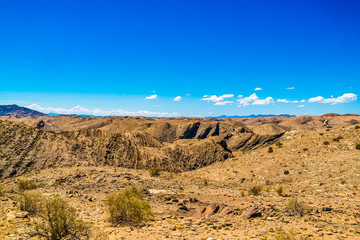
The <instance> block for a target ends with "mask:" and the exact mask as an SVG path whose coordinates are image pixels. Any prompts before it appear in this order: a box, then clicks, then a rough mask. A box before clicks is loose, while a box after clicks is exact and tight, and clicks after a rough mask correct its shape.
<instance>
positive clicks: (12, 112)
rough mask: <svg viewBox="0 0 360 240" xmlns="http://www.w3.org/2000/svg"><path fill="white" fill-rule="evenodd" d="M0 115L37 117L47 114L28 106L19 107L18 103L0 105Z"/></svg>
mask: <svg viewBox="0 0 360 240" xmlns="http://www.w3.org/2000/svg"><path fill="white" fill-rule="evenodd" d="M0 116H14V117H19V118H23V117H30V118H39V117H45V116H47V115H46V114H44V113H41V112H38V111H35V110H32V109H29V108H25V107H19V106H18V105H0Z"/></svg>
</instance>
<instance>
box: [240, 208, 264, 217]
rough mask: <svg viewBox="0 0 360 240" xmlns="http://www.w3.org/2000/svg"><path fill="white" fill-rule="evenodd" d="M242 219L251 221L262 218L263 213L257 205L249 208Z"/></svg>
mask: <svg viewBox="0 0 360 240" xmlns="http://www.w3.org/2000/svg"><path fill="white" fill-rule="evenodd" d="M241 217H243V218H246V219H250V218H254V217H261V212H260V209H259V207H258V206H257V205H255V206H253V207H251V208H249V209H248V210H246V211H244V212H243V213H242V214H241Z"/></svg>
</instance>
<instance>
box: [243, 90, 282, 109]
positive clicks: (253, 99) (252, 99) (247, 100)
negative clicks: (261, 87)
mask: <svg viewBox="0 0 360 240" xmlns="http://www.w3.org/2000/svg"><path fill="white" fill-rule="evenodd" d="M237 101H238V102H239V106H243V107H245V106H247V105H250V104H251V105H268V104H270V103H275V101H274V99H273V98H272V97H267V98H265V99H259V97H258V96H257V95H256V93H253V94H251V95H250V96H249V97H241V98H240V99H238V100H237Z"/></svg>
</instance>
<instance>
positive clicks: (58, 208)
mask: <svg viewBox="0 0 360 240" xmlns="http://www.w3.org/2000/svg"><path fill="white" fill-rule="evenodd" d="M35 235H37V236H40V237H43V238H45V239H48V240H61V239H89V238H90V224H88V223H86V222H84V221H83V220H80V219H78V215H77V214H76V209H75V208H74V207H72V206H70V205H69V204H68V202H67V201H66V200H65V199H63V198H61V197H59V196H55V197H53V198H49V199H46V200H45V203H44V205H43V209H42V213H41V214H40V215H39V221H37V222H36V223H35Z"/></svg>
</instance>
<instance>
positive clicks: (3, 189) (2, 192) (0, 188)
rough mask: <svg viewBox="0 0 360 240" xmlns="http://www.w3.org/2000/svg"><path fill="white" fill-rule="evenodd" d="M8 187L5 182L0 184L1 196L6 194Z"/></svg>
mask: <svg viewBox="0 0 360 240" xmlns="http://www.w3.org/2000/svg"><path fill="white" fill-rule="evenodd" d="M5 193H6V187H5V186H4V185H3V184H0V197H3V196H5Z"/></svg>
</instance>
